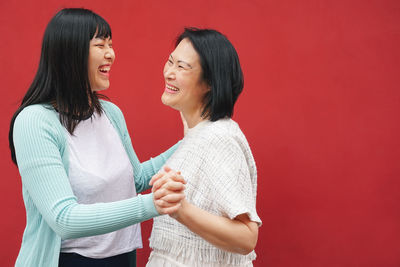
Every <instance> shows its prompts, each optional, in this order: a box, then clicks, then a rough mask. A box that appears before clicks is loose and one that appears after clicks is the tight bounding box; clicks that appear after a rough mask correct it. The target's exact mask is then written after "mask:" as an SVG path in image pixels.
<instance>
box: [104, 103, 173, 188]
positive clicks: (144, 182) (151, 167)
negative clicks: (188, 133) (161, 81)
mask: <svg viewBox="0 0 400 267" xmlns="http://www.w3.org/2000/svg"><path fill="white" fill-rule="evenodd" d="M101 105H102V107H103V108H104V110H105V112H106V114H107V116H108V118H109V119H110V121H111V122H112V123H113V125H114V127H116V128H117V130H118V132H119V134H120V137H121V140H123V144H124V146H125V150H126V151H127V153H128V156H129V159H130V160H131V163H132V166H133V174H134V178H135V187H136V191H137V192H138V193H140V192H142V191H144V190H146V189H149V188H150V186H149V182H150V179H151V177H152V176H153V175H154V174H156V173H157V172H158V171H159V170H160V168H161V167H162V166H163V165H164V163H165V162H166V161H167V159H168V158H169V157H170V156H171V155H172V154H173V153H174V152H175V150H176V149H177V147H178V146H179V143H180V142H178V143H177V144H175V145H174V146H172V147H171V148H169V149H168V150H167V151H165V152H164V153H162V154H160V155H158V156H157V157H155V158H150V159H149V160H148V161H145V162H142V163H140V161H139V159H138V157H137V155H136V153H135V151H134V150H133V146H132V141H131V138H130V136H129V133H128V129H127V126H126V122H125V119H124V115H123V114H122V112H121V110H120V109H119V108H118V107H117V106H116V105H114V104H113V103H111V102H108V101H104V100H102V101H101Z"/></svg>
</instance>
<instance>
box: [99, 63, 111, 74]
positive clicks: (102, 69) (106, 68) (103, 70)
mask: <svg viewBox="0 0 400 267" xmlns="http://www.w3.org/2000/svg"><path fill="white" fill-rule="evenodd" d="M110 70H111V66H110V65H103V66H100V67H99V71H100V72H101V73H103V74H106V75H109V73H110Z"/></svg>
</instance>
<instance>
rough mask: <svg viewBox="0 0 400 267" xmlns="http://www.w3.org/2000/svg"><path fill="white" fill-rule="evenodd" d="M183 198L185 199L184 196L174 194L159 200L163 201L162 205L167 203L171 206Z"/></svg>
mask: <svg viewBox="0 0 400 267" xmlns="http://www.w3.org/2000/svg"><path fill="white" fill-rule="evenodd" d="M184 198H185V194H183V193H175V194H168V195H166V196H163V197H162V198H161V199H160V200H163V201H164V203H168V204H170V205H171V204H176V203H177V202H180V201H181V200H182V199H184Z"/></svg>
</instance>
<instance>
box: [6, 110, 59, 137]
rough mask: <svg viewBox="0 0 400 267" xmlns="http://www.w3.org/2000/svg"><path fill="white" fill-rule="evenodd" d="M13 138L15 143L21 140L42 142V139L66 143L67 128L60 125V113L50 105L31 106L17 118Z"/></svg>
mask: <svg viewBox="0 0 400 267" xmlns="http://www.w3.org/2000/svg"><path fill="white" fill-rule="evenodd" d="M13 137H14V143H18V142H19V141H21V140H28V141H29V142H42V141H43V140H44V139H42V138H45V139H46V140H50V139H51V140H56V142H57V143H64V141H65V128H64V127H63V126H62V125H61V123H60V120H59V116H58V113H57V112H56V111H55V110H54V109H53V107H51V106H50V105H44V104H36V105H30V106H28V107H25V108H24V109H23V110H22V111H21V112H20V113H19V114H18V116H17V117H16V119H15V122H14V129H13Z"/></svg>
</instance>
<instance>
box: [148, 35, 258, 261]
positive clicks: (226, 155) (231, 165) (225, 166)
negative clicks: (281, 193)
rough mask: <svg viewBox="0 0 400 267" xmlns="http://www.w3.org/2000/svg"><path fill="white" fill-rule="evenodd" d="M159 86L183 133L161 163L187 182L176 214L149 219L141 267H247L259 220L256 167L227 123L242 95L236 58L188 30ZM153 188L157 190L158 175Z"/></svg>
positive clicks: (215, 39) (221, 39)
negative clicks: (144, 263)
mask: <svg viewBox="0 0 400 267" xmlns="http://www.w3.org/2000/svg"><path fill="white" fill-rule="evenodd" d="M164 78H165V83H166V84H165V90H164V93H163V95H162V102H163V103H164V104H165V105H168V106H170V107H172V108H174V109H176V110H178V111H180V112H181V113H182V115H183V117H184V119H185V120H186V122H187V126H188V128H189V129H188V130H187V133H186V135H185V137H184V139H183V140H182V143H181V144H180V146H179V148H178V149H177V150H176V151H175V152H174V154H173V155H172V156H171V157H170V158H169V160H167V162H166V164H167V165H168V166H169V167H171V168H172V169H175V170H179V171H180V172H181V173H182V176H183V177H184V178H185V180H186V182H187V184H186V190H185V195H186V198H185V199H184V200H183V201H182V203H181V207H180V209H179V210H178V211H177V212H175V213H173V214H171V215H170V216H160V217H158V218H154V223H153V229H152V234H151V238H150V247H151V248H152V252H151V254H150V257H149V261H148V263H147V267H155V266H157V267H160V266H190V267H196V266H199V267H200V266H201V267H211V266H252V261H253V260H254V259H255V256H256V255H255V253H254V248H255V246H256V243H257V238H258V227H259V226H260V225H261V220H260V218H259V217H258V215H257V212H256V191H257V170H256V166H255V162H254V159H253V156H252V153H251V150H250V148H249V145H248V143H247V140H246V138H245V136H244V135H243V133H242V131H241V130H240V128H239V126H238V124H237V123H236V122H234V121H233V120H232V119H231V116H232V114H233V108H234V104H235V102H236V100H237V98H238V96H239V94H240V93H241V91H242V88H243V75H242V70H241V67H240V63H239V59H238V56H237V53H236V51H235V49H234V47H233V46H232V44H231V43H230V42H229V41H228V40H227V38H226V37H225V36H224V35H222V34H221V33H219V32H217V31H215V30H207V29H206V30H202V29H195V28H187V29H185V30H184V32H183V33H182V34H181V35H180V36H179V37H178V39H177V42H176V48H175V50H174V51H173V52H172V53H171V54H170V55H169V58H168V61H167V62H166V64H165V67H164ZM151 183H153V190H156V189H159V188H163V183H164V179H163V178H162V174H159V175H157V176H155V177H154V178H153V179H152V181H151ZM161 192H162V191H161V190H158V193H157V192H155V198H156V199H157V198H158V197H157V195H158V194H159V193H161Z"/></svg>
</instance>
